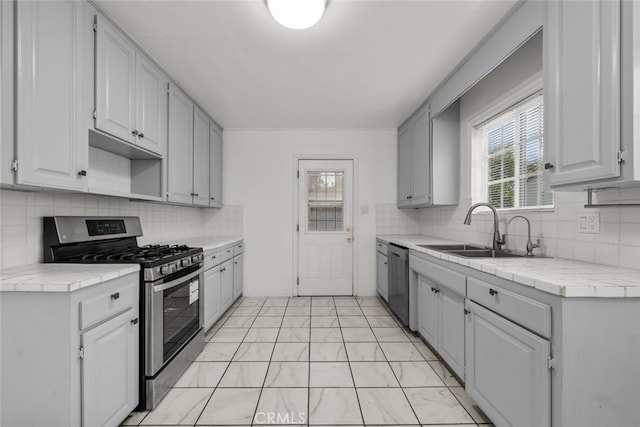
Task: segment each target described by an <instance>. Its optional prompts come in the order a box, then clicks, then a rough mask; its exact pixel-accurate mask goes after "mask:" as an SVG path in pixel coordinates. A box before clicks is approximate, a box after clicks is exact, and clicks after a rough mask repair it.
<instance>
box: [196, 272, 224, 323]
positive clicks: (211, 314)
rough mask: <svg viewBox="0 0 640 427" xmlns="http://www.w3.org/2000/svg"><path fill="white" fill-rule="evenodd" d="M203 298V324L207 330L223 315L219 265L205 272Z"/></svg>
mask: <svg viewBox="0 0 640 427" xmlns="http://www.w3.org/2000/svg"><path fill="white" fill-rule="evenodd" d="M201 298H202V306H201V307H202V313H203V326H204V328H205V330H207V329H209V328H210V327H211V326H213V324H214V323H216V320H218V319H219V318H220V316H222V306H221V304H220V266H219V265H217V266H215V267H211V268H209V269H208V270H206V271H205V272H204V286H203V287H202V296H201Z"/></svg>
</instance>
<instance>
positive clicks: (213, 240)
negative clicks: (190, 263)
mask: <svg viewBox="0 0 640 427" xmlns="http://www.w3.org/2000/svg"><path fill="white" fill-rule="evenodd" d="M240 242H242V237H240V236H198V237H190V238H187V239H180V240H174V241H171V242H163V243H164V244H168V245H188V246H192V247H194V248H202V250H203V251H205V252H207V251H211V250H215V249H220V248H224V247H226V246H233V245H236V244H238V243H240Z"/></svg>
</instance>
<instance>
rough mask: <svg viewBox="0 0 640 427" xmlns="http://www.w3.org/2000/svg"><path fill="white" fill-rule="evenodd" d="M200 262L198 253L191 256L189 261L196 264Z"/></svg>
mask: <svg viewBox="0 0 640 427" xmlns="http://www.w3.org/2000/svg"><path fill="white" fill-rule="evenodd" d="M199 262H200V255H194V256H192V257H191V263H192V264H197V263H199Z"/></svg>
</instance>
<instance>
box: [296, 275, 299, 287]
mask: <svg viewBox="0 0 640 427" xmlns="http://www.w3.org/2000/svg"><path fill="white" fill-rule="evenodd" d="M296 285H297V286H300V278H299V277H298V278H297V279H296Z"/></svg>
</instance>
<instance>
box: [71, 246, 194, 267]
mask: <svg viewBox="0 0 640 427" xmlns="http://www.w3.org/2000/svg"><path fill="white" fill-rule="evenodd" d="M200 253H202V249H201V248H192V247H189V246H187V245H171V246H170V245H146V246H125V247H116V248H110V249H105V250H98V251H95V252H87V253H84V254H79V255H77V256H74V257H70V258H66V259H65V260H64V261H65V262H74V263H87V264H93V263H113V264H116V263H123V264H128V263H136V264H141V265H142V267H143V268H151V267H156V266H158V265H163V264H168V263H171V262H173V261H177V260H181V259H183V258H185V257H190V256H192V255H197V254H200Z"/></svg>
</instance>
